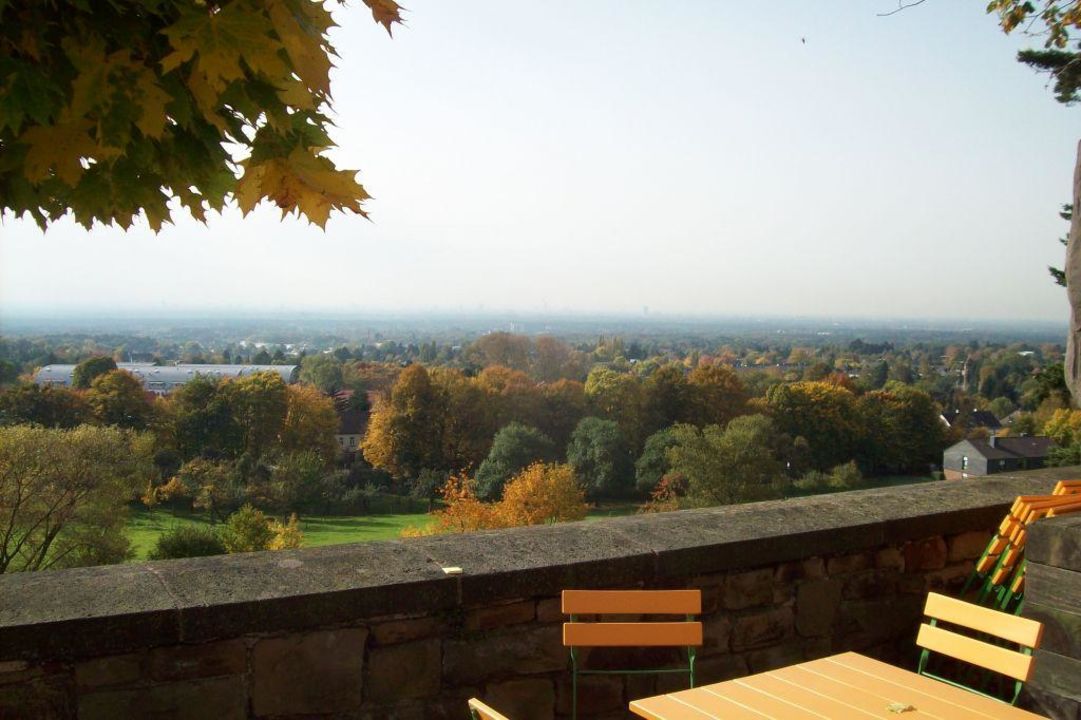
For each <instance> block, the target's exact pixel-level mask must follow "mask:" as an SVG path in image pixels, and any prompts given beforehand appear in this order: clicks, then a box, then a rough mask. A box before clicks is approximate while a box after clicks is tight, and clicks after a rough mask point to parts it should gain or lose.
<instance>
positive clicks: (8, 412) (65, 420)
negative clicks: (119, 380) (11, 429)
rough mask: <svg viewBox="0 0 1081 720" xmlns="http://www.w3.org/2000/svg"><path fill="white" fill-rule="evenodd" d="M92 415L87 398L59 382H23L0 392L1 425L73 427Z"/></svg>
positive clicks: (87, 419)
mask: <svg viewBox="0 0 1081 720" xmlns="http://www.w3.org/2000/svg"><path fill="white" fill-rule="evenodd" d="M90 419H91V414H90V406H89V405H88V404H87V402H86V398H85V397H83V395H82V394H81V393H78V392H76V391H74V390H69V389H68V388H65V387H61V386H59V385H45V386H41V385H20V386H17V387H14V388H11V389H10V390H7V391H5V392H3V393H0V425H18V424H22V423H32V424H35V425H42V426H44V427H49V428H73V427H75V426H77V425H81V424H83V423H85V422H88V421H89V420H90Z"/></svg>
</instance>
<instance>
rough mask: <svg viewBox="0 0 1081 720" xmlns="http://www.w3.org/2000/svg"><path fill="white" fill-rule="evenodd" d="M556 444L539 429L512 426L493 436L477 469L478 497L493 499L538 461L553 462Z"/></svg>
mask: <svg viewBox="0 0 1081 720" xmlns="http://www.w3.org/2000/svg"><path fill="white" fill-rule="evenodd" d="M555 455H556V449H555V445H554V444H553V443H552V440H551V438H549V437H548V436H547V435H545V434H544V433H542V432H541V431H540V430H538V429H536V428H534V427H529V426H528V425H523V424H521V423H517V422H514V423H511V424H510V425H507V426H506V427H504V428H502V429H501V430H500V431H499V432H498V433H496V435H495V438H494V439H493V440H492V449H491V450H490V451H488V457H486V458H485V459H484V462H482V463H481V464H480V467H479V468H477V496H478V497H480V499H481V500H496V499H498V498H499V497H500V496H502V495H503V486H504V485H506V483H507V481H508V480H510V479H511V478H512V477H513V476H515V475H517V474H518V473H519V472H521V471H522V470H523V469H524V468H526V467H528V466H529V465H531V464H532V463H535V462H537V461H538V460H541V461H545V460H548V461H550V460H554V459H555Z"/></svg>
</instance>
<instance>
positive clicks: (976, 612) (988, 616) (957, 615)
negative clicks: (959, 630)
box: [923, 593, 1043, 648]
mask: <svg viewBox="0 0 1081 720" xmlns="http://www.w3.org/2000/svg"><path fill="white" fill-rule="evenodd" d="M923 614H924V615H926V616H927V617H931V618H935V619H936V620H942V621H943V622H948V623H950V624H952V625H959V626H961V627H966V628H969V629H971V630H975V631H977V632H982V633H986V634H988V635H993V636H994V637H999V638H1002V639H1003V640H1009V641H1010V642H1015V643H1017V644H1018V645H1024V646H1025V647H1030V648H1035V647H1037V646H1038V645H1039V644H1040V638H1041V636H1042V635H1043V625H1042V624H1041V623H1039V622H1037V621H1035V620H1030V619H1029V618H1023V617H1018V616H1017V615H1011V614H1009V613H1004V612H1000V611H998V610H992V609H991V608H986V607H981V606H979V605H973V604H972V603H968V602H965V601H963V600H957V599H956V598H951V597H946V596H945V595H939V594H938V593H928V594H927V605H926V606H925V607H924V610H923Z"/></svg>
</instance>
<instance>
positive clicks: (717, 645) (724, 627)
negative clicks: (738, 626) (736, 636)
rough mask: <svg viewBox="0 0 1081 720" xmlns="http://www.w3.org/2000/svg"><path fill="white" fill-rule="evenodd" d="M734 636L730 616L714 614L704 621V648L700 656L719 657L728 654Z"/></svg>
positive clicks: (700, 651)
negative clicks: (718, 655) (730, 640)
mask: <svg viewBox="0 0 1081 720" xmlns="http://www.w3.org/2000/svg"><path fill="white" fill-rule="evenodd" d="M731 636H732V621H731V620H730V619H729V617H728V615H724V614H720V613H717V614H714V615H711V616H708V617H705V618H703V619H702V647H701V648H699V649H698V654H699V655H703V656H704V655H717V654H721V653H727V652H728V645H729V639H730V638H731Z"/></svg>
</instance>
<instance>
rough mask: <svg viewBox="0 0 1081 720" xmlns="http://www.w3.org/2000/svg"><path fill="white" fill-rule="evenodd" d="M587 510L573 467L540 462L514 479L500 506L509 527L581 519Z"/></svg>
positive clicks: (504, 493)
mask: <svg viewBox="0 0 1081 720" xmlns="http://www.w3.org/2000/svg"><path fill="white" fill-rule="evenodd" d="M588 508H589V506H588V505H587V504H586V501H585V492H583V490H582V487H581V485H579V483H578V479H577V478H576V477H575V476H574V468H572V467H571V466H570V465H560V464H556V463H548V464H546V463H540V462H537V463H533V464H532V465H530V466H529V467H527V468H525V469H524V470H522V471H521V472H520V473H518V474H517V475H515V476H514V477H513V478H511V480H510V482H508V483H507V487H506V489H505V490H504V492H503V500H502V501H501V502H500V504H499V512H500V514H501V516H502V518H503V520H504V522H505V523H506V524H507V525H509V526H517V525H540V524H543V523H549V522H568V521H571V520H581V519H582V518H584V517H585V516H586V510H588Z"/></svg>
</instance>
